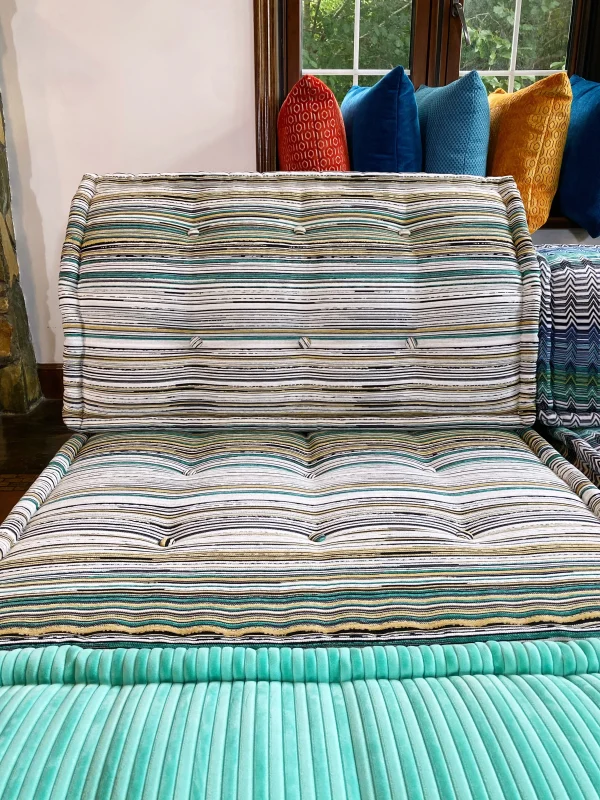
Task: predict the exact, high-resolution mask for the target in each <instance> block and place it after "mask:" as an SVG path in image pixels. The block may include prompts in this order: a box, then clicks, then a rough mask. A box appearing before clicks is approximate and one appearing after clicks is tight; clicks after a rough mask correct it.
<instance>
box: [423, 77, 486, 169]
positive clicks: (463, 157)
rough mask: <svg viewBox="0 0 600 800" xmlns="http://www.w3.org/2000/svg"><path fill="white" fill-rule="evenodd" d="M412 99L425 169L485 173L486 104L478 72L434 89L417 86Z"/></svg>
mask: <svg viewBox="0 0 600 800" xmlns="http://www.w3.org/2000/svg"><path fill="white" fill-rule="evenodd" d="M416 99H417V107H418V109H419V125H420V127H421V139H422V142H423V169H424V170H425V172H437V173H442V174H451V175H485V168H486V162H487V151H488V141H489V138H490V105H489V103H488V96H487V91H486V89H485V86H484V85H483V81H482V80H481V78H480V77H479V73H478V72H476V71H475V70H473V72H469V74H468V75H465V76H464V77H462V78H459V79H458V80H457V81H454V83H450V84H448V86H440V87H439V88H435V89H434V88H431V87H429V86H421V87H420V88H419V89H418V90H417V93H416Z"/></svg>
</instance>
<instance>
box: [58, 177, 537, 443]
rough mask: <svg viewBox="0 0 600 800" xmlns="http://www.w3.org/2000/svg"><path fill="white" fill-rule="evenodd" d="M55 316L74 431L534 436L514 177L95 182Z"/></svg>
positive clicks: (531, 320) (528, 308) (527, 288)
mask: <svg viewBox="0 0 600 800" xmlns="http://www.w3.org/2000/svg"><path fill="white" fill-rule="evenodd" d="M60 297H61V307H62V311H63V316H64V327H65V351H64V356H65V359H64V361H65V364H64V374H65V420H66V422H67V424H68V425H70V426H71V427H72V428H74V429H76V430H90V431H93V430H106V429H129V430H131V429H141V428H150V427H157V426H166V427H170V428H185V429H187V430H189V429H190V428H193V427H201V426H206V425H213V426H219V427H220V426H236V425H253V426H285V427H296V428H300V429H308V428H313V427H317V426H328V427H331V426H348V425H352V426H359V425H360V426H373V425H402V426H410V427H417V426H418V427H421V426H423V425H432V426H436V427H440V426H443V425H451V426H455V425H462V424H469V425H490V424H491V425H495V426H496V427H498V426H499V427H506V428H514V427H516V426H519V425H528V424H531V423H532V422H533V419H534V397H535V374H534V373H535V359H536V355H537V352H536V350H537V326H538V314H539V270H538V264H537V258H536V255H535V252H534V250H533V247H532V244H531V239H530V237H529V235H528V232H527V226H526V222H525V216H524V211H523V205H522V203H521V200H520V197H519V194H518V192H517V190H516V187H515V184H514V182H513V181H512V179H510V178H496V179H485V178H471V177H466V176H456V177H454V178H452V177H448V176H445V177H444V176H442V177H439V176H422V175H421V176H414V175H387V174H373V175H367V176H365V175H360V174H346V175H337V174H322V175H318V176H315V175H311V174H300V175H298V174H289V173H282V174H279V175H256V174H253V175H189V176H185V175H183V176H173V175H172V176H165V175H163V176H147V177H143V176H142V177H133V176H120V177H119V176H108V177H103V178H100V177H98V176H87V177H86V178H85V179H84V181H83V183H82V184H81V187H80V189H79V191H78V193H77V195H76V197H75V199H74V202H73V206H72V209H71V215H70V219H69V226H68V230H67V239H66V243H65V247H64V252H63V260H62V272H61V280H60ZM491 307H493V309H494V313H493V314H490V308H491Z"/></svg>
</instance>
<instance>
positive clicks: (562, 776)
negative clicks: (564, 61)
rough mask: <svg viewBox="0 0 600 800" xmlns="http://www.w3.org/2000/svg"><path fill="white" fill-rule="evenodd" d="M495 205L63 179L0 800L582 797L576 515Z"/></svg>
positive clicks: (585, 616) (500, 190) (585, 659)
mask: <svg viewBox="0 0 600 800" xmlns="http://www.w3.org/2000/svg"><path fill="white" fill-rule="evenodd" d="M540 291H541V290H540V263H539V260H538V257H537V255H536V253H535V251H534V249H533V246H532V242H531V238H530V236H529V233H528V231H527V225H526V220H525V214H524V210H523V205H522V202H521V199H520V196H519V194H518V192H517V190H516V187H515V184H514V182H513V181H512V179H508V178H502V179H498V178H493V179H484V178H469V177H462V176H460V177H458V176H456V177H455V176H431V175H420V176H415V175H385V174H373V175H360V174H352V173H350V174H323V175H318V176H315V175H302V174H281V175H277V174H274V175H268V174H267V175H256V174H248V175H240V174H238V175H211V174H201V175H154V176H152V175H149V176H126V175H125V176H105V177H99V176H95V175H88V176H86V177H85V178H84V180H83V182H82V184H81V186H80V188H79V191H78V193H77V194H76V196H75V199H74V201H73V206H72V209H71V214H70V218H69V225H68V230H67V237H66V242H65V246H64V251H63V259H62V270H61V279H60V297H61V308H62V312H63V318H64V327H65V405H64V416H65V420H66V422H67V424H68V425H69V426H70V427H71V428H72V429H73V430H74V434H73V437H72V439H71V440H70V441H69V442H68V443H67V444H66V445H65V446H64V447H63V448H62V449H61V451H60V452H59V453H58V454H57V456H56V457H55V459H54V460H53V461H52V463H51V464H50V465H49V467H48V468H47V469H46V470H45V471H44V472H43V474H42V475H41V476H40V478H39V479H38V480H37V481H36V483H35V484H34V485H33V487H32V488H31V490H30V492H29V493H28V494H27V495H26V496H25V497H24V498H23V500H22V501H21V502H20V503H19V504H18V505H17V506H16V508H15V509H14V511H13V512H12V514H11V515H10V516H9V517H8V519H7V520H6V522H5V523H4V525H3V526H2V528H0V551H1V553H2V559H1V560H0V647H2V651H1V652H0V683H1V686H0V797H2V798H16V797H21V798H23V797H25V798H28V797H32V798H33V797H35V798H36V799H37V798H46V797H48V798H49V797H52V798H59V797H60V798H63V797H64V798H79V797H87V798H91V797H99V798H106V797H115V798H121V797H127V798H138V797H143V798H150V797H153V798H186V797H194V798H196V797H202V798H203V797H210V798H226V799H228V798H251V797H253V798H319V799H320V798H377V800H379V798H401V797H406V798H417V797H419V798H420V797H427V798H443V800H448V798H460V800H463V798H468V797H473V798H491V799H493V800H496V798H502V797H513V798H540V797H543V798H546V797H548V798H550V797H552V798H575V797H587V798H591V797H597V796H598V787H599V786H600V636H599V631H600V519H599V516H598V515H599V514H600V490H598V489H597V488H596V487H595V486H594V485H593V484H592V483H591V482H590V481H589V480H587V479H586V478H585V477H584V476H583V475H582V473H581V472H579V470H577V469H576V468H575V467H574V466H573V465H571V464H569V463H568V461H567V460H566V459H564V458H563V457H562V456H561V455H560V454H559V453H557V452H556V450H555V449H554V448H553V447H552V446H551V445H550V444H548V442H547V441H546V440H545V439H544V438H543V437H542V436H540V434H539V433H537V432H536V431H534V430H533V429H532V427H531V426H532V425H533V423H534V421H535V396H536V381H535V373H536V359H537V353H538V322H539V313H540Z"/></svg>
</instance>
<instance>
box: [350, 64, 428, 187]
mask: <svg viewBox="0 0 600 800" xmlns="http://www.w3.org/2000/svg"><path fill="white" fill-rule="evenodd" d="M342 116H343V117H344V125H345V126H346V138H347V140H348V151H349V154H350V165H351V167H352V169H355V170H358V171H359V172H420V171H421V163H422V156H421V137H420V136H419V118H418V116H417V104H416V102H415V90H414V89H413V85H412V83H411V82H410V79H409V78H408V76H407V75H405V73H404V70H403V69H402V67H396V68H395V69H393V70H392V71H391V72H388V74H387V75H384V76H383V78H382V79H381V80H380V81H378V82H377V83H376V84H375V85H374V86H353V87H352V88H351V89H350V91H349V92H348V94H347V95H346V97H345V98H344V100H343V102H342Z"/></svg>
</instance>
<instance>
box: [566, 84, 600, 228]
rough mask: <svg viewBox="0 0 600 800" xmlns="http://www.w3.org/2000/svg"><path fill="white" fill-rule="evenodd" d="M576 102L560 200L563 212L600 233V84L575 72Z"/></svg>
mask: <svg viewBox="0 0 600 800" xmlns="http://www.w3.org/2000/svg"><path fill="white" fill-rule="evenodd" d="M571 88H572V90H573V104H572V106H571V121H570V122H569V132H568V133H567V144H566V145H565V152H564V154H563V161H562V169H561V173H560V183H559V185H558V200H559V203H560V207H561V210H562V212H563V214H564V215H565V216H567V217H569V219H572V220H573V222H576V223H577V224H578V225H581V227H582V228H585V229H586V231H587V232H588V233H589V234H590V236H593V237H596V236H600V83H593V82H592V81H586V80H585V79H584V78H580V77H579V76H578V75H573V77H572V78H571Z"/></svg>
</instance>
